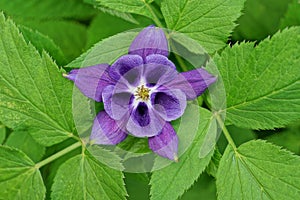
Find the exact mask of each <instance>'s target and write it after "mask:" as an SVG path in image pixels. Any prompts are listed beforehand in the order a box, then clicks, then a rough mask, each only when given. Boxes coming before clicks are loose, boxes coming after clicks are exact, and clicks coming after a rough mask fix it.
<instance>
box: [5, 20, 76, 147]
mask: <svg viewBox="0 0 300 200" xmlns="http://www.w3.org/2000/svg"><path fill="white" fill-rule="evenodd" d="M0 26H1V34H0V41H1V42H0V63H1V69H2V70H1V72H0V77H1V78H0V86H1V92H0V121H2V122H3V123H4V124H5V125H6V126H7V127H10V128H13V129H17V128H23V129H27V130H28V131H29V132H30V133H31V134H32V136H34V138H35V139H36V140H38V141H39V142H41V143H42V144H44V145H48V146H49V145H52V144H55V143H58V142H61V141H63V140H65V139H67V138H69V137H70V136H72V132H73V131H74V130H73V127H74V123H73V117H72V106H71V102H72V88H73V86H72V84H71V82H69V81H68V80H66V79H64V78H63V77H62V75H61V72H60V71H59V69H58V68H57V66H56V65H55V63H53V61H52V60H51V58H50V57H49V56H48V55H47V54H46V53H42V56H40V55H39V53H38V52H37V51H36V50H35V48H34V47H33V46H32V45H31V44H27V43H26V42H25V40H24V39H23V37H22V35H21V34H20V33H19V32H18V29H17V28H16V26H15V25H14V24H13V23H12V21H10V20H7V21H6V20H5V18H4V16H3V15H2V14H0Z"/></svg>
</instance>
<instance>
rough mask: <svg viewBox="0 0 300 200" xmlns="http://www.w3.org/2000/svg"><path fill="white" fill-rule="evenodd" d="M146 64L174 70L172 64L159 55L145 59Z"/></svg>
mask: <svg viewBox="0 0 300 200" xmlns="http://www.w3.org/2000/svg"><path fill="white" fill-rule="evenodd" d="M145 63H146V64H150V63H152V64H156V65H157V67H163V66H169V67H171V68H173V69H176V67H175V65H174V63H173V62H172V61H170V60H169V59H168V58H167V57H165V56H162V55H160V54H152V55H149V56H147V57H146V61H145Z"/></svg>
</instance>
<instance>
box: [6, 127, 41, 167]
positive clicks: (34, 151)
mask: <svg viewBox="0 0 300 200" xmlns="http://www.w3.org/2000/svg"><path fill="white" fill-rule="evenodd" d="M5 145H8V146H11V147H15V148H17V149H19V150H21V151H22V152H24V153H25V154H26V155H27V156H28V157H29V158H30V159H31V160H33V161H34V162H38V161H40V160H41V158H42V157H43V155H44V154H45V150H46V149H45V147H44V146H42V145H40V144H39V143H37V142H36V141H35V140H34V139H33V138H32V136H31V135H30V134H29V133H28V132H27V131H14V132H12V133H11V134H10V135H9V136H8V138H7V140H6V142H5Z"/></svg>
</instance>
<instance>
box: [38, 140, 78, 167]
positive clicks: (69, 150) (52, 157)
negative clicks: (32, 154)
mask: <svg viewBox="0 0 300 200" xmlns="http://www.w3.org/2000/svg"><path fill="white" fill-rule="evenodd" d="M80 146H82V143H81V141H78V142H76V143H74V144H72V145H71V146H68V147H67V148H65V149H63V150H61V151H59V152H57V153H56V154H54V155H52V156H50V157H48V158H46V159H45V160H42V161H41V162H39V163H37V164H35V168H37V169H39V168H41V167H43V166H44V165H47V164H48V163H50V162H52V161H54V160H56V159H58V158H60V157H61V156H63V155H65V154H67V153H69V152H71V151H73V150H74V149H77V148H78V147H80Z"/></svg>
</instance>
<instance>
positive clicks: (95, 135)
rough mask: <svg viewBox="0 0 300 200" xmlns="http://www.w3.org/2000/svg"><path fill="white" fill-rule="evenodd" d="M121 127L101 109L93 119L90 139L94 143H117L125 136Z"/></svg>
mask: <svg viewBox="0 0 300 200" xmlns="http://www.w3.org/2000/svg"><path fill="white" fill-rule="evenodd" d="M122 129H123V128H122V127H120V126H119V125H118V123H117V122H116V121H115V120H113V119H112V118H110V117H109V116H108V115H107V114H106V112H104V111H101V112H99V113H98V115H97V116H96V118H95V120H94V125H93V128H92V134H91V136H90V140H93V141H94V143H95V144H105V145H115V144H118V143H120V142H121V141H123V140H124V139H125V138H126V137H127V134H126V132H124V131H123V130H122Z"/></svg>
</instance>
